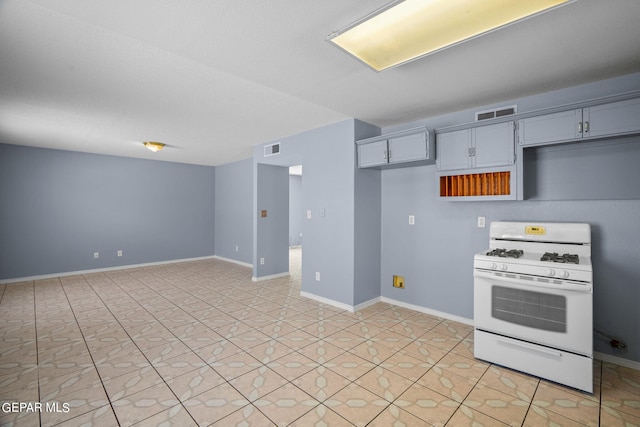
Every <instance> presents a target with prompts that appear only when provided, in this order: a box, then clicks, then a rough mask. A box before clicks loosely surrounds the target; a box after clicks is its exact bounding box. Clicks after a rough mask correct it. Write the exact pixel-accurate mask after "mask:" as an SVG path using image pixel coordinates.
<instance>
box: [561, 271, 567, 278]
mask: <svg viewBox="0 0 640 427" xmlns="http://www.w3.org/2000/svg"><path fill="white" fill-rule="evenodd" d="M560 277H562V278H564V279H566V278H567V277H569V272H568V271H567V270H562V271H561V272H560Z"/></svg>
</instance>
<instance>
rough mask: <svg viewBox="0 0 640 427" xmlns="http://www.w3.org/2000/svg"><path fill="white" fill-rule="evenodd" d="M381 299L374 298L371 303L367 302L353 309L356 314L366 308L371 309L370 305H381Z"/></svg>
mask: <svg viewBox="0 0 640 427" xmlns="http://www.w3.org/2000/svg"><path fill="white" fill-rule="evenodd" d="M380 301H381V300H380V297H376V298H372V299H370V300H369V301H365V302H361V303H360V304H358V305H356V306H354V307H353V312H354V313H355V312H356V311H360V310H364V309H365V308H367V307H369V306H370V305H374V304H377V303H379V302H380Z"/></svg>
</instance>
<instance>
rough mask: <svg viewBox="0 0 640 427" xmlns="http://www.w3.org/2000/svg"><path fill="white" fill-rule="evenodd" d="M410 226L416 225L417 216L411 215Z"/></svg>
mask: <svg viewBox="0 0 640 427" xmlns="http://www.w3.org/2000/svg"><path fill="white" fill-rule="evenodd" d="M409 225H416V216H415V215H409Z"/></svg>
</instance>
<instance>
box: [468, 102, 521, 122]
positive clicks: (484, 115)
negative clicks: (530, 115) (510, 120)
mask: <svg viewBox="0 0 640 427" xmlns="http://www.w3.org/2000/svg"><path fill="white" fill-rule="evenodd" d="M517 112H518V108H517V106H516V105H511V106H509V107H500V108H498V109H497V110H490V111H478V112H477V113H476V122H480V121H482V120H489V119H495V118H498V117H504V116H510V115H512V114H515V113H517Z"/></svg>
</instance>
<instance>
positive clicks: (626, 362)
mask: <svg viewBox="0 0 640 427" xmlns="http://www.w3.org/2000/svg"><path fill="white" fill-rule="evenodd" d="M593 358H594V359H598V360H602V361H603V362H609V363H615V364H616V365H620V366H624V367H625V368H631V369H636V370H638V371H640V362H636V361H635V360H630V359H624V358H622V357H618V356H612V355H610V354H606V353H600V352H599V351H594V352H593Z"/></svg>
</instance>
